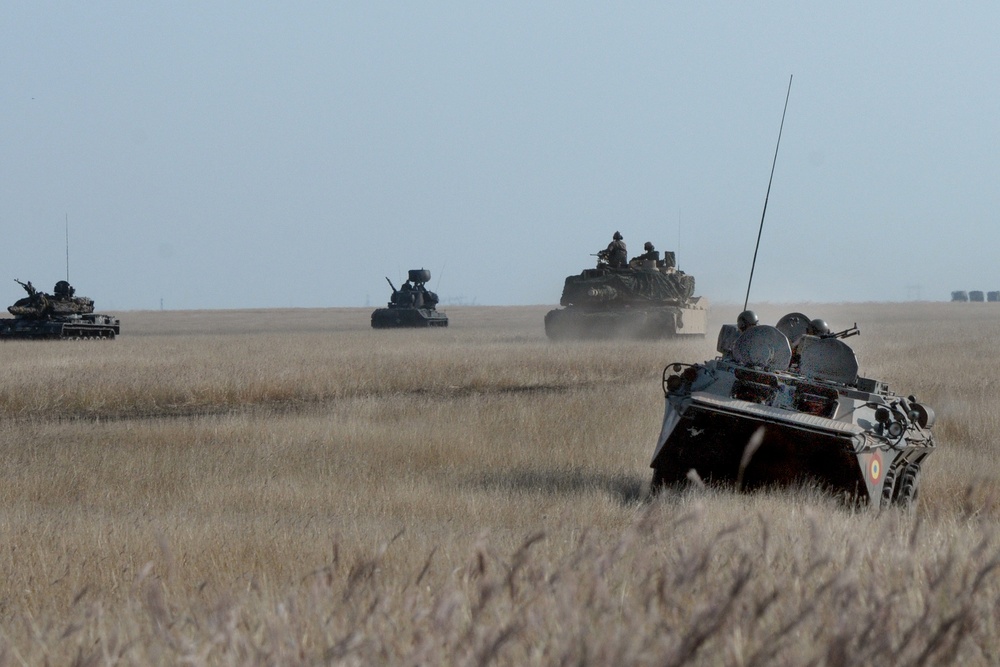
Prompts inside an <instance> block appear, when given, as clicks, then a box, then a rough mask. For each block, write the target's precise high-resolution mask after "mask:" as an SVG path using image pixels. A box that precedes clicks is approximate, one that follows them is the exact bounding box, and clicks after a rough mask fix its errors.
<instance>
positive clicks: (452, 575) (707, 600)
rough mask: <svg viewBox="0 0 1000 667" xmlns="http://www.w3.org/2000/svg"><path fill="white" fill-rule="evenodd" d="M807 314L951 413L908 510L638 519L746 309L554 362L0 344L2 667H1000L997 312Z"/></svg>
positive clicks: (809, 493) (284, 339) (435, 349)
mask: <svg viewBox="0 0 1000 667" xmlns="http://www.w3.org/2000/svg"><path fill="white" fill-rule="evenodd" d="M795 309H798V310H802V311H804V312H806V313H807V314H808V315H810V316H811V317H816V316H822V317H824V318H825V319H827V320H828V321H829V322H830V324H831V325H833V326H834V327H835V328H838V329H839V328H844V327H846V326H849V325H850V324H852V323H854V322H855V321H857V323H858V324H859V326H860V327H861V329H862V335H861V336H860V337H857V338H852V339H851V341H850V342H851V343H852V345H853V347H855V349H856V350H857V352H858V356H859V359H860V362H861V366H862V372H863V374H865V375H868V376H872V377H878V378H881V379H884V380H887V381H888V382H889V383H890V385H891V386H892V388H893V389H896V390H898V391H902V392H905V393H914V394H916V395H917V396H918V397H919V398H920V399H921V400H922V401H923V402H926V403H927V404H929V405H931V406H932V407H933V408H935V409H936V411H937V413H938V424H937V425H936V426H935V432H936V433H937V436H938V439H939V443H940V447H939V451H937V452H935V453H934V454H933V455H932V456H931V458H930V459H928V462H927V464H926V466H925V470H926V474H925V476H924V478H923V481H922V488H921V502H920V506H919V508H918V510H917V511H916V512H911V513H907V512H900V511H895V510H893V511H888V512H882V513H877V512H874V511H871V510H869V509H852V508H845V507H843V506H841V505H840V504H838V503H837V502H835V501H834V500H832V499H830V498H827V497H825V496H823V495H822V494H821V493H818V492H816V491H815V490H812V489H801V490H789V491H782V492H770V493H761V494H755V495H736V494H732V493H726V492H719V491H708V490H697V489H695V490H691V491H689V492H687V493H683V494H679V495H667V496H665V497H662V498H657V499H655V500H651V499H649V498H648V497H647V486H648V479H649V469H648V462H649V457H650V455H651V453H652V448H653V445H654V444H655V443H654V440H655V438H656V435H657V433H658V431H659V426H660V418H661V416H662V409H663V397H662V393H661V391H660V386H659V384H660V373H661V371H662V368H663V366H664V365H665V364H666V363H667V362H670V361H674V360H679V361H698V360H702V359H705V358H709V357H711V356H713V355H714V342H715V336H714V331H715V330H716V328H717V326H718V325H719V324H721V323H722V322H723V321H725V320H728V319H732V318H733V317H734V316H735V314H736V312H737V311H738V310H739V309H738V307H732V308H716V309H715V310H713V312H712V320H713V322H712V331H713V333H710V334H709V336H707V337H706V339H704V340H687V341H668V342H648V343H635V342H633V343H587V344H552V343H549V342H547V341H546V340H545V338H544V334H543V331H542V316H543V314H544V312H545V309H544V308H453V309H450V311H449V312H450V316H451V318H452V326H451V327H449V328H448V329H447V330H435V331H378V332H376V331H372V330H371V329H370V328H369V327H368V319H367V318H368V313H369V311H367V310H359V309H350V310H288V311H224V312H199V313H173V312H163V313H161V312H143V313H125V314H123V315H122V320H123V329H124V333H123V335H122V336H121V337H120V338H119V339H118V340H115V341H113V342H64V343H60V342H56V343H47V342H46V343H36V342H7V343H4V344H3V345H0V355H2V361H3V366H4V368H5V374H4V376H3V377H2V378H0V417H2V421H0V479H2V481H3V483H2V485H0V665H4V664H41V663H43V662H45V661H48V662H49V663H51V664H68V663H71V662H73V661H74V660H75V661H77V664H94V665H97V664H196V665H197V664H206V665H244V664H358V665H368V664H414V665H424V664H427V665H430V664H505V665H522V664H539V665H549V664H580V665H598V664H599V665H607V664H642V665H645V664H650V665H653V664H656V665H660V664H687V663H691V664H712V665H715V664H721V665H773V664H788V665H800V664H817V665H848V664H851V665H853V664H872V663H876V662H884V663H887V664H894V665H907V664H953V663H955V662H964V663H968V664H996V663H997V662H998V661H1000V652H998V649H997V648H996V647H997V646H1000V618H998V616H1000V608H998V607H997V605H996V602H995V601H996V599H997V598H998V596H1000V573H998V572H997V565H998V562H1000V560H998V559H1000V535H998V533H997V521H998V517H1000V510H998V508H997V503H996V500H997V499H996V497H995V490H996V488H997V486H996V482H997V478H998V476H1000V464H998V463H997V462H996V457H995V455H994V453H993V451H992V450H993V444H994V441H995V440H996V434H997V433H998V432H1000V400H998V399H1000V380H998V379H997V374H996V371H995V367H996V365H997V353H996V350H997V349H1000V346H998V344H1000V340H998V339H1000V326H998V325H1000V308H996V307H994V304H929V303H925V304H860V305H846V304H839V305H834V306H822V307H820V306H816V305H814V304H813V305H810V304H805V305H802V306H797V307H796V308H795ZM759 310H760V312H761V314H762V316H763V317H762V319H764V320H765V321H774V320H776V319H777V317H778V316H780V315H781V314H783V313H784V312H786V311H788V310H790V308H788V307H786V306H764V307H762V308H760V309H759Z"/></svg>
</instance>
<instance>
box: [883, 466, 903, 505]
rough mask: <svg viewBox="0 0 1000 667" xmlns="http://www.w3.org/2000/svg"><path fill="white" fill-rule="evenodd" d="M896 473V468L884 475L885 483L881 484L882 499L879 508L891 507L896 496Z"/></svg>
mask: <svg viewBox="0 0 1000 667" xmlns="http://www.w3.org/2000/svg"><path fill="white" fill-rule="evenodd" d="M897 473H898V469H897V468H890V469H889V472H887V473H886V474H885V482H883V483H882V499H881V502H880V503H879V507H889V506H890V505H892V502H893V499H894V496H895V495H896V474H897Z"/></svg>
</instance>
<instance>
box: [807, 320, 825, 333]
mask: <svg viewBox="0 0 1000 667" xmlns="http://www.w3.org/2000/svg"><path fill="white" fill-rule="evenodd" d="M806 333H807V334H809V335H810V336H822V335H823V334H828V333H830V325H828V324H827V323H826V322H825V321H823V320H820V319H815V320H813V321H811V322H810V323H809V324H808V325H806Z"/></svg>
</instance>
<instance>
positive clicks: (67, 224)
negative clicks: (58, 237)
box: [66, 213, 69, 282]
mask: <svg viewBox="0 0 1000 667" xmlns="http://www.w3.org/2000/svg"><path fill="white" fill-rule="evenodd" d="M66 282H69V213H67V214H66Z"/></svg>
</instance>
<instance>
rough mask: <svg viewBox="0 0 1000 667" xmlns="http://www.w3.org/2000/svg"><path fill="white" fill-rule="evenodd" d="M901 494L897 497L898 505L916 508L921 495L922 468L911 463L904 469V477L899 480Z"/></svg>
mask: <svg viewBox="0 0 1000 667" xmlns="http://www.w3.org/2000/svg"><path fill="white" fill-rule="evenodd" d="M899 484H900V487H899V493H898V494H897V496H896V503H897V504H899V505H902V506H904V507H915V506H916V504H917V496H918V495H919V493H920V488H919V485H920V466H919V465H918V464H916V463H911V464H909V465H908V466H906V468H904V469H903V476H902V477H901V478H900V480H899Z"/></svg>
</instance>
